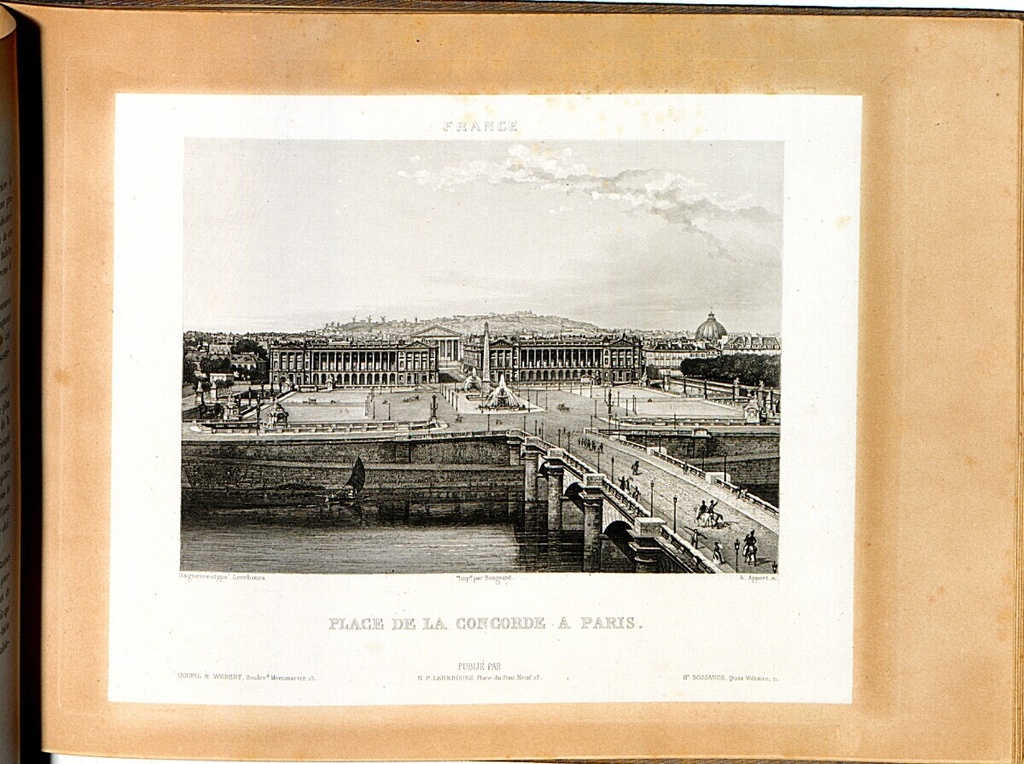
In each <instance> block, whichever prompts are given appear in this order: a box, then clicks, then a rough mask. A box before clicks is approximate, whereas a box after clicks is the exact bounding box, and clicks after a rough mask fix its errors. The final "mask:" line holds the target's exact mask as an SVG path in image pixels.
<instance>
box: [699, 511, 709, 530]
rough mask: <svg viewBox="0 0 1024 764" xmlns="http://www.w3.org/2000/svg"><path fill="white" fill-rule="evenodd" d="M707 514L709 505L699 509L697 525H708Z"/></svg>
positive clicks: (702, 526) (703, 526) (704, 526)
mask: <svg viewBox="0 0 1024 764" xmlns="http://www.w3.org/2000/svg"><path fill="white" fill-rule="evenodd" d="M707 514H708V512H707V507H705V506H703V505H702V506H701V507H700V508H699V509H698V510H697V525H699V526H700V527H701V528H706V527H707V525H706V523H705V519H704V518H705V517H707Z"/></svg>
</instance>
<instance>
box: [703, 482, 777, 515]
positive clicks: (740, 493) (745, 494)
mask: <svg viewBox="0 0 1024 764" xmlns="http://www.w3.org/2000/svg"><path fill="white" fill-rule="evenodd" d="M715 482H716V483H718V484H719V485H721V486H722V487H724V488H728V489H729V490H730V491H732V492H733V494H735V495H736V498H738V499H742V500H744V501H749V502H750V503H752V504H756V505H757V506H759V507H760V508H761V509H764V510H766V511H768V512H770V513H771V514H773V515H776V516H778V514H779V508H778V507H776V506H775V505H774V504H769V503H768V502H767V501H765V500H764V499H762V498H761V497H760V496H755V495H754V494H752V493H750V492H749V491H748V490H747V489H746V488H741V487H740V486H738V485H736V484H735V483H730V482H729V481H728V480H722V479H721V478H715Z"/></svg>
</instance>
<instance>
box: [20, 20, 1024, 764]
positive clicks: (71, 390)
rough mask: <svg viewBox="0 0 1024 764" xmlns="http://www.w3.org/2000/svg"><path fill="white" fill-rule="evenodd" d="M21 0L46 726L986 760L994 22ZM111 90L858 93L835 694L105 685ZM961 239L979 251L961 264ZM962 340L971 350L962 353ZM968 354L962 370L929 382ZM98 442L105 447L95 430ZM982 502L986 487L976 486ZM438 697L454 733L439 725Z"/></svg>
mask: <svg viewBox="0 0 1024 764" xmlns="http://www.w3.org/2000/svg"><path fill="white" fill-rule="evenodd" d="M30 12H31V15H32V17H33V18H35V19H37V20H38V22H39V23H40V25H41V27H42V28H43V29H44V30H45V33H44V34H43V35H42V40H43V59H44V60H43V64H44V69H45V71H46V73H47V75H46V76H47V82H48V83H50V85H51V86H50V87H49V88H48V92H52V93H59V94H63V98H62V97H56V98H54V99H51V100H50V101H48V103H47V114H46V119H47V123H48V124H53V125H62V126H65V127H64V129H63V131H58V132H57V133H55V134H50V136H49V137H48V144H47V150H48V153H47V171H48V178H49V179H50V181H51V184H50V185H49V187H48V201H51V200H52V203H50V204H48V216H49V217H48V220H47V232H48V236H49V239H48V242H49V244H48V246H49V248H50V249H49V251H48V258H47V262H48V266H47V267H48V272H47V277H46V288H47V300H48V304H49V305H51V306H52V307H51V308H49V309H48V314H47V328H48V330H49V337H50V338H51V339H48V343H51V342H52V344H48V346H47V349H46V371H45V373H46V380H47V389H46V396H47V419H46V428H47V429H46V443H47V449H48V450H47V460H46V470H47V480H46V511H47V518H46V523H47V538H46V555H47V571H46V573H47V581H46V586H47V597H46V612H47V626H48V627H47V631H48V634H50V635H52V639H50V640H49V641H48V642H47V644H46V646H45V649H46V669H45V673H46V676H45V682H46V688H47V702H46V709H45V711H46V720H45V724H46V730H45V735H46V744H47V745H48V746H49V747H51V748H54V749H57V750H62V751H73V752H81V753H104V754H110V753H115V752H116V753H119V754H123V755H146V756H179V757H188V756H196V755H202V756H211V757H212V756H225V757H241V756H261V757H283V758H295V759H299V758H322V759H331V758H339V757H346V758H348V757H350V758H355V759H363V758H377V757H380V758H398V759H403V758H412V759H415V758H444V759H452V758H465V757H492V758H493V757H498V758H505V757H542V758H543V757H554V756H649V755H659V756H682V755H686V756H789V757H798V758H799V757H807V758H823V757H832V758H857V759H874V760H887V759H891V760H900V759H915V760H985V761H1009V760H1011V758H1012V756H1013V748H1012V743H1013V739H1012V728H1013V718H1014V707H1013V692H1014V684H1013V679H1014V618H1015V610H1014V586H1015V583H1014V581H1015V579H1014V572H1015V569H1014V564H1015V559H1016V545H1015V535H1014V534H1015V528H1016V527H1017V526H1016V523H1017V510H1016V493H1015V485H1014V482H1015V476H1016V471H1017V466H1016V442H1017V441H1016V410H1017V395H1018V392H1019V387H1018V380H1017V372H1016V369H1017V358H1018V332H1017V327H1018V298H1017V285H1018V278H1019V257H1018V254H1019V251H1018V248H1019V225H1020V223H1019V220H1020V215H1019V188H1020V186H1019V177H1020V175H1019V163H1018V162H1019V160H1018V155H1019V147H1020V131H1019V125H1020V77H1019V58H1020V28H1019V25H1018V24H1017V23H1016V22H1012V21H999V20H956V21H954V20H941V19H894V18H876V19H871V18H832V19H828V18H804V17H786V18H781V17H780V18H775V17H743V16H728V17H726V16H721V17H704V16H674V15H665V16H646V15H638V16H629V15H623V16H589V17H584V16H574V15H565V16H557V17H544V16H529V15H519V16H514V17H513V16H500V15H476V16H473V15H466V16H458V15H438V16H429V15H400V14H399V15H393V16H392V15H388V16H382V15H374V14H330V13H324V14H274V13H266V14H245V13H238V14H224V13H162V12H153V13H146V14H118V13H112V12H81V11H66V10H64V11H62V10H44V9H33V10H31V11H30ZM637 40H643V41H644V45H642V46H638V45H636V41H637ZM141 41H144V42H145V44H140V42H141ZM581 43H583V44H581ZM197 51H203V54H202V55H200V54H198V53H197ZM453 62H454V63H453ZM118 93H134V94H139V93H142V94H145V93H149V94H168V93H172V94H195V95H202V94H211V93H215V94H228V95H245V94H256V95H275V96H285V95H287V96H296V95H330V96H338V95H341V96H352V95H365V94H372V95H395V94H420V95H436V94H447V95H471V94H489V93H494V94H501V93H533V94H551V95H572V94H594V93H669V94H688V93H689V94H693V93H697V94H700V93H708V94H713V93H735V94H771V93H789V94H810V95H813V94H819V95H845V96H855V97H859V98H861V99H862V104H863V134H862V141H863V143H862V149H863V153H862V161H863V165H862V178H861V189H862V195H861V221H860V232H859V238H860V244H861V254H860V263H859V274H860V282H859V283H860V287H859V298H858V299H859V311H858V313H859V315H858V319H859V324H858V326H859V329H858V339H857V351H858V352H857V357H858V359H859V361H858V368H857V448H856V465H857V472H856V507H855V518H856V520H855V522H856V528H855V536H854V545H853V582H854V584H853V586H854V588H853V592H854V606H853V608H854V609H853V677H852V694H851V698H850V700H851V701H852V702H851V703H849V704H824V703H811V704H799V705H793V704H785V703H754V704H733V703H708V702H693V703H686V704H681V703H628V704H627V703H621V702H618V703H617V702H615V700H614V699H612V700H609V699H607V698H601V700H602V701H604V702H595V703H587V702H574V703H565V704H561V703H542V704H527V703H523V704H514V705H502V706H487V705H479V704H478V705H468V706H458V707H457V708H455V707H452V706H447V707H432V706H429V705H428V706H404V707H403V706H385V705H377V706H365V707H354V706H337V705H335V706H326V707H317V708H308V707H295V706H292V707H243V706H230V705H227V706H224V705H215V706H188V705H170V704H163V705H161V704H148V703H127V702H111V701H110V700H109V699H108V698H109V695H108V692H109V684H108V665H109V664H108V661H109V650H110V645H111V642H110V638H109V632H108V623H109V621H108V617H109V614H110V611H109V609H108V608H109V606H110V599H109V594H108V593H109V583H108V582H109V576H110V572H111V567H110V564H111V558H110V534H111V530H112V527H111V524H110V523H111V519H110V518H111V514H110V513H111V500H112V492H111V484H110V475H111V450H110V448H109V442H108V437H107V435H108V433H110V432H111V418H112V416H113V411H114V403H113V401H112V397H111V396H112V391H113V390H114V387H115V386H114V384H113V380H112V378H111V372H112V368H111V364H112V363H113V359H114V355H113V346H114V345H113V337H114V333H115V331H117V327H116V326H115V325H114V324H113V320H112V316H113V315H114V313H115V312H116V305H115V301H114V293H115V287H114V284H113V276H114V269H115V257H114V251H115V250H114V241H115V240H114V221H113V210H114V150H115V144H116V141H115V138H114V125H115V112H116V97H117V94H118ZM965 146H969V147H970V150H969V151H968V150H965V149H964V147H965ZM836 224H837V225H842V223H841V221H836ZM971 253H973V254H971ZM977 253H984V254H985V257H984V266H983V267H982V266H980V265H978V260H977V257H978V255H977ZM968 254H970V256H969V257H968ZM51 296H52V299H51ZM965 321H975V322H978V323H979V324H981V325H982V326H983V327H984V328H983V330H981V333H982V334H983V339H981V338H980V337H979V334H978V333H977V332H968V331H965V330H964V329H963V328H962V327H963V326H964V322H965ZM953 327H956V328H955V330H954V329H953ZM783 341H784V342H785V338H783ZM940 349H941V352H940ZM982 365H983V366H984V368H985V369H986V373H984V374H977V373H973V372H975V371H976V370H977V369H978V368H980V367H981V366H982ZM967 377H970V378H971V380H972V389H973V391H974V394H973V395H972V396H970V397H966V398H965V397H964V396H961V395H959V394H957V395H953V393H952V391H953V390H954V389H958V386H959V385H960V384H962V380H963V379H965V378H967ZM98 441H99V442H100V443H101V444H102V447H100V448H94V447H93V446H94V444H96V443H97V442H98ZM641 498H642V497H641ZM979 505H980V506H982V507H985V508H987V511H977V508H978V506H979ZM965 511H969V512H970V514H969V517H970V520H969V525H968V526H965V525H964V514H965ZM965 527H969V529H970V532H969V533H968V532H965ZM781 573H782V575H784V574H785V565H784V564H783V567H782V569H781ZM709 607H710V605H709ZM741 615H742V614H738V615H737V618H738V620H739V619H740V617H741ZM280 627H281V628H284V629H287V628H289V627H288V625H287V624H280ZM965 634H970V635H971V639H970V649H964V642H963V635H965ZM251 636H252V635H246V634H244V633H243V634H238V635H235V637H236V638H237V639H239V640H244V639H246V638H247V637H251ZM751 638H755V637H751ZM593 657H594V661H595V664H594V665H595V670H602V669H603V670H612V671H621V672H626V674H627V675H629V676H631V677H634V678H635V681H636V682H637V683H644V682H651V681H657V676H652V675H651V672H648V671H646V668H647V666H648V665H649V661H650V659H651V656H650V655H648V654H646V653H645V652H643V651H638V653H637V655H636V656H634V658H633V660H631V661H628V662H621V661H620V662H617V663H615V664H614V665H613V666H605V667H602V666H601V662H600V657H601V656H600V652H599V651H598V652H595V653H594V656H593ZM467 660H468V661H469V662H472V660H471V659H467ZM225 673H234V672H233V671H231V670H228V671H226V672H225ZM453 718H457V719H458V729H459V734H458V735H452V734H450V733H446V732H443V730H450V729H451V728H452V720H453Z"/></svg>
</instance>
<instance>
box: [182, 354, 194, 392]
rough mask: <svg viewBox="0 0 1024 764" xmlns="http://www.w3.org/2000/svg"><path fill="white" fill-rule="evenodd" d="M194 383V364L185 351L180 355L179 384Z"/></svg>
mask: <svg viewBox="0 0 1024 764" xmlns="http://www.w3.org/2000/svg"><path fill="white" fill-rule="evenodd" d="M195 383H196V365H195V362H194V361H192V359H190V358H189V357H188V353H185V354H184V355H182V357H181V384H183V385H194V384H195Z"/></svg>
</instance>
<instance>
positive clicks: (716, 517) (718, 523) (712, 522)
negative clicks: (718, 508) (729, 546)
mask: <svg viewBox="0 0 1024 764" xmlns="http://www.w3.org/2000/svg"><path fill="white" fill-rule="evenodd" d="M724 525H725V518H724V517H722V515H720V514H719V513H718V512H714V511H710V510H709V511H708V526H709V527H711V528H721V527H723V526H724Z"/></svg>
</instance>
